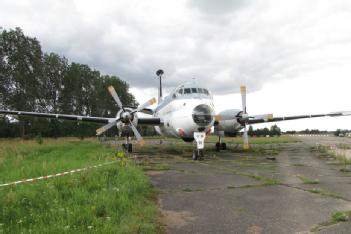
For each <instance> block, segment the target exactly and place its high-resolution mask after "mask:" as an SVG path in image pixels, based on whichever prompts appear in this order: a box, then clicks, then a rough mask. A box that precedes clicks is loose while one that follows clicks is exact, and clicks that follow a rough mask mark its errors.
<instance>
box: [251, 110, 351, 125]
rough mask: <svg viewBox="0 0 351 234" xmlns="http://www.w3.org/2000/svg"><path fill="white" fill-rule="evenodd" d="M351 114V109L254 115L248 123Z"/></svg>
mask: <svg viewBox="0 0 351 234" xmlns="http://www.w3.org/2000/svg"><path fill="white" fill-rule="evenodd" d="M347 115H351V111H340V112H331V113H328V114H317V115H295V116H286V117H273V116H272V115H271V116H268V117H267V115H262V117H260V116H257V117H256V116H253V118H252V119H249V120H248V124H257V123H266V122H278V121H286V120H294V119H307V118H317V117H327V116H329V117H337V116H347Z"/></svg>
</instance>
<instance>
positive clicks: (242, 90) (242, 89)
mask: <svg viewBox="0 0 351 234" xmlns="http://www.w3.org/2000/svg"><path fill="white" fill-rule="evenodd" d="M240 93H241V104H242V110H243V112H244V114H246V113H247V112H246V86H245V85H242V86H240Z"/></svg>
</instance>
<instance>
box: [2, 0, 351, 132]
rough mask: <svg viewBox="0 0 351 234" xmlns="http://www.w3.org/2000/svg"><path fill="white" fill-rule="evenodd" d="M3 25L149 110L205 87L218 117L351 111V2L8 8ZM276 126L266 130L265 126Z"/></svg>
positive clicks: (8, 4) (330, 126)
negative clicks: (151, 102)
mask: <svg viewBox="0 0 351 234" xmlns="http://www.w3.org/2000/svg"><path fill="white" fill-rule="evenodd" d="M0 6H1V7H0V26H2V27H3V28H5V29H9V28H14V27H21V28H22V29H23V31H24V33H25V34H27V35H29V36H33V37H36V38H38V40H39V41H40V42H41V45H42V48H43V50H44V51H45V52H55V53H58V54H60V55H61V56H65V57H67V58H68V59H69V60H70V61H74V62H79V63H84V64H88V65H89V66H90V67H92V68H94V69H97V70H99V71H101V72H102V73H103V74H111V75H112V74H113V75H117V76H119V77H120V78H121V79H123V80H125V81H127V83H129V84H130V87H131V89H130V90H131V92H132V93H133V94H134V95H135V97H136V99H137V101H138V102H139V103H143V102H145V101H146V100H148V99H149V98H151V97H152V96H157V84H158V81H157V79H156V76H155V72H156V70H157V69H159V68H162V69H163V70H164V71H165V74H164V79H163V81H164V82H163V85H164V87H165V92H166V93H167V92H168V91H170V90H171V89H173V88H174V87H175V86H177V85H178V84H180V83H181V82H184V81H187V80H189V79H193V78H195V79H197V80H198V81H199V83H201V84H205V85H206V86H207V87H208V88H209V89H210V90H211V92H212V93H213V95H214V102H215V107H216V110H217V111H221V110H224V109H238V108H240V106H241V99H240V95H239V90H240V89H239V87H240V85H242V84H245V85H246V86H247V89H248V97H247V110H248V113H249V114H264V113H273V115H274V116H276V117H278V116H288V115H299V114H318V113H328V112H332V111H344V110H345V111H347V110H351V25H350V22H351V1H348V0H344V1H340V0H333V1H330V0H309V1H306V0H305V1H303V0H294V1H292V0H290V1H287V0H280V1H276V0H272V1H269V0H264V1H263V0H256V1H253V0H236V1H230V0H221V1H211V0H177V1H165V0H148V1H135V0H119V1H112V0H98V1H89V0H60V1H57V0H46V1H42V0H16V1H13V0H0ZM265 126H270V124H260V125H256V127H259V128H261V127H265ZM278 126H279V127H281V128H282V129H283V130H302V129H306V128H309V129H311V128H317V129H320V130H335V129H337V128H342V129H345V128H348V129H351V117H341V118H320V119H309V120H297V121H287V122H284V123H283V122H279V123H278Z"/></svg>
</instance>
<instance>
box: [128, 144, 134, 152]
mask: <svg viewBox="0 0 351 234" xmlns="http://www.w3.org/2000/svg"><path fill="white" fill-rule="evenodd" d="M132 152H133V145H132V144H131V143H130V144H128V153H132Z"/></svg>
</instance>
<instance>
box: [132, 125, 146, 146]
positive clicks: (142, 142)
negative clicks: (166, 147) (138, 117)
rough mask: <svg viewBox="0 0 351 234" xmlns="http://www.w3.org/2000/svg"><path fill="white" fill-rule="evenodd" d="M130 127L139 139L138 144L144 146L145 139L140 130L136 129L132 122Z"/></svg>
mask: <svg viewBox="0 0 351 234" xmlns="http://www.w3.org/2000/svg"><path fill="white" fill-rule="evenodd" d="M130 127H131V128H132V131H133V133H134V136H135V137H136V138H137V140H138V143H139V144H140V145H144V139H143V138H142V136H141V135H140V133H139V132H138V130H137V129H136V127H135V126H134V124H133V123H132V122H130Z"/></svg>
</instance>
